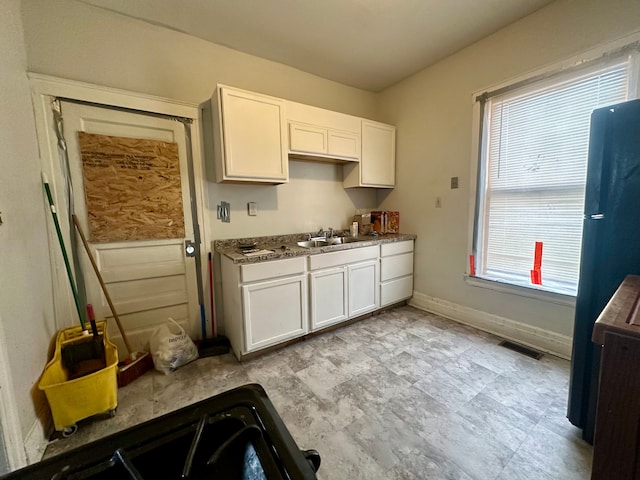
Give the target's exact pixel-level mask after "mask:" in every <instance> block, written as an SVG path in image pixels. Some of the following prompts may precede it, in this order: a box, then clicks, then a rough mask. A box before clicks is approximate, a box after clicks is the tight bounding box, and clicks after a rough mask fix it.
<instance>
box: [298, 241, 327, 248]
mask: <svg viewBox="0 0 640 480" xmlns="http://www.w3.org/2000/svg"><path fill="white" fill-rule="evenodd" d="M327 245H329V243H328V242H327V241H326V240H305V241H304V242H298V246H299V247H304V248H314V247H326V246H327Z"/></svg>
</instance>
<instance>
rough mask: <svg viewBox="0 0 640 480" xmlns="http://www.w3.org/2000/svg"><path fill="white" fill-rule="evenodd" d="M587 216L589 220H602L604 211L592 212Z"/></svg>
mask: <svg viewBox="0 0 640 480" xmlns="http://www.w3.org/2000/svg"><path fill="white" fill-rule="evenodd" d="M587 218H589V219H590V220H602V219H603V218H604V213H592V214H591V215H588V216H587Z"/></svg>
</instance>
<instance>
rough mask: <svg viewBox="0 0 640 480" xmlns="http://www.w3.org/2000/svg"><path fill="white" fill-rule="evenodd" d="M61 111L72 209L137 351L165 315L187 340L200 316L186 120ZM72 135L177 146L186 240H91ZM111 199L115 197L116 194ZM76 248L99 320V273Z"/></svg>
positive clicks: (103, 311)
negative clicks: (189, 251)
mask: <svg viewBox="0 0 640 480" xmlns="http://www.w3.org/2000/svg"><path fill="white" fill-rule="evenodd" d="M61 109H62V116H63V119H64V135H65V140H66V142H67V150H68V156H69V168H70V173H71V179H72V185H73V189H74V203H75V214H76V216H77V217H78V220H79V222H80V224H81V226H82V229H83V230H84V234H85V236H87V238H88V240H89V243H90V245H91V251H92V253H93V255H94V258H95V260H96V263H97V264H98V266H99V270H100V272H101V275H102V277H103V280H104V282H105V284H106V287H107V291H108V293H109V295H110V296H111V299H112V301H113V303H114V306H115V310H116V313H117V315H118V317H119V318H120V320H121V322H122V325H123V328H124V330H125V333H126V335H127V337H128V339H129V341H130V343H131V345H132V348H133V349H134V350H135V351H140V350H143V349H144V348H145V345H146V343H147V341H148V339H149V336H150V334H151V332H152V331H153V330H154V329H155V327H156V326H158V325H159V324H161V323H163V322H165V321H166V320H167V318H168V317H172V318H173V319H174V320H176V321H177V322H178V323H180V324H181V325H182V326H183V327H184V328H185V330H186V331H187V332H188V333H189V334H190V335H191V337H192V338H194V337H199V329H198V325H199V315H200V313H199V306H198V293H197V282H196V269H195V258H193V257H187V256H186V255H185V240H186V239H187V240H193V221H192V216H191V210H190V205H191V199H190V189H189V177H188V165H187V150H186V149H187V145H186V140H185V131H184V125H183V124H182V123H180V122H178V121H174V120H170V119H167V118H160V117H155V116H151V115H144V114H138V113H130V112H124V111H119V110H114V109H109V108H101V107H95V106H88V105H82V104H77V103H72V102H64V101H63V102H61ZM77 132H86V133H92V134H98V135H108V136H115V137H127V138H134V139H144V140H160V141H163V142H171V143H177V146H178V156H179V168H180V177H181V178H180V183H181V190H182V206H183V208H182V210H183V212H182V214H183V216H184V237H181V238H169V239H162V240H135V241H117V242H108V241H107V242H99V243H98V242H92V241H91V238H90V232H89V224H88V211H87V204H86V201H85V189H84V181H83V166H82V162H81V157H80V146H79V142H78V133H77ZM154 194H157V192H154ZM178 198H179V194H178ZM113 201H114V202H115V201H117V198H114V199H113ZM78 249H79V250H80V252H79V256H80V258H81V259H82V268H83V271H84V278H85V285H86V290H87V303H92V304H93V306H94V310H95V312H96V317H97V318H98V319H100V318H107V319H109V318H112V317H111V310H110V308H109V305H108V303H107V302H106V298H105V296H104V295H103V293H102V289H101V287H100V284H99V282H98V279H97V276H96V275H95V273H94V271H93V268H92V267H91V264H90V262H89V259H88V256H87V254H86V252H85V251H84V249H83V247H82V244H81V243H80V242H78ZM108 325H109V337H110V338H111V339H112V340H113V341H115V343H116V344H117V345H118V353H119V356H120V358H124V357H126V356H127V351H126V349H125V346H124V343H123V342H122V341H121V340H120V334H119V332H118V330H117V325H116V322H115V321H113V320H111V321H109V322H108Z"/></svg>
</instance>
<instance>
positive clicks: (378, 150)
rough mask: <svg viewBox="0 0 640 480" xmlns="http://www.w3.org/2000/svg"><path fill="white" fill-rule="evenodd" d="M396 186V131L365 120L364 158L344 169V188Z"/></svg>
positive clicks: (391, 127) (363, 137)
mask: <svg viewBox="0 0 640 480" xmlns="http://www.w3.org/2000/svg"><path fill="white" fill-rule="evenodd" d="M395 183H396V127H394V126H392V125H386V124H384V123H379V122H374V121H372V120H364V119H363V120H362V155H361V158H360V163H359V164H357V165H345V167H344V183H343V184H344V186H345V187H346V188H350V187H378V188H393V187H394V186H395Z"/></svg>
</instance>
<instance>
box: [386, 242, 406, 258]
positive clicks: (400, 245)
mask: <svg viewBox="0 0 640 480" xmlns="http://www.w3.org/2000/svg"><path fill="white" fill-rule="evenodd" d="M380 247H381V248H380V256H382V257H388V256H390V255H397V254H399V253H407V252H413V240H406V241H404V242H393V243H383V244H382V245H381V246H380Z"/></svg>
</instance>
